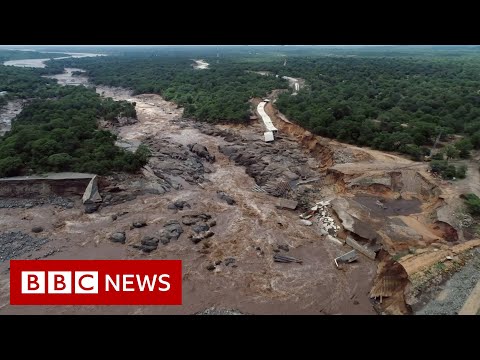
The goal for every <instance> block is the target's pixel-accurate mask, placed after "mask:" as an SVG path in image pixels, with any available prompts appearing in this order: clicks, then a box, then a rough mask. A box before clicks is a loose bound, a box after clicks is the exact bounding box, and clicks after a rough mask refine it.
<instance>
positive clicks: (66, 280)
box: [48, 271, 72, 294]
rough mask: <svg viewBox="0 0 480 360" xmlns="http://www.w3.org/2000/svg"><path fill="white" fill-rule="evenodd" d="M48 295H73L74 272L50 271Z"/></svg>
mask: <svg viewBox="0 0 480 360" xmlns="http://www.w3.org/2000/svg"><path fill="white" fill-rule="evenodd" d="M48 293H49V294H71V293H72V272H71V271H49V272H48Z"/></svg>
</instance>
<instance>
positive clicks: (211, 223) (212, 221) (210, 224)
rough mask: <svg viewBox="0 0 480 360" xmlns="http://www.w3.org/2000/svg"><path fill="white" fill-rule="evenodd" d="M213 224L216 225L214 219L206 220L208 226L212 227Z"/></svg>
mask: <svg viewBox="0 0 480 360" xmlns="http://www.w3.org/2000/svg"><path fill="white" fill-rule="evenodd" d="M215 225H217V222H216V221H215V220H211V221H209V222H208V226H210V227H213V226H215ZM207 230H208V229H207Z"/></svg>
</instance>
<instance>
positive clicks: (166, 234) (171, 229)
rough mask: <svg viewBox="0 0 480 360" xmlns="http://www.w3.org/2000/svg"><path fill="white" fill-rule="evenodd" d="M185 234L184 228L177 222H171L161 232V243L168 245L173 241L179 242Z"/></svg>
mask: <svg viewBox="0 0 480 360" xmlns="http://www.w3.org/2000/svg"><path fill="white" fill-rule="evenodd" d="M182 233H183V229H182V226H181V225H180V223H179V222H178V221H177V220H170V221H168V222H167V223H166V224H165V225H164V226H163V229H162V231H161V232H160V241H161V242H162V244H164V245H166V244H168V243H169V242H170V241H171V240H177V239H178V238H179V237H180V235H181V234H182Z"/></svg>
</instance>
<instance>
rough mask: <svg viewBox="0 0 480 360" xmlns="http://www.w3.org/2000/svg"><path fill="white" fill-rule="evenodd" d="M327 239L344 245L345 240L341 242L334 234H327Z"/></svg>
mask: <svg viewBox="0 0 480 360" xmlns="http://www.w3.org/2000/svg"><path fill="white" fill-rule="evenodd" d="M327 239H328V240H330V241H332V242H334V243H336V244H338V245H343V242H341V241H340V240H338V239H337V238H336V237H334V236H332V235H327Z"/></svg>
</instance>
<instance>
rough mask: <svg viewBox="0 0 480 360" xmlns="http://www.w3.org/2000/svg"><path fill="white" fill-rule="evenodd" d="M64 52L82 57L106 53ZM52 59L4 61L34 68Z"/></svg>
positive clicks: (12, 64) (7, 63) (9, 64)
mask: <svg viewBox="0 0 480 360" xmlns="http://www.w3.org/2000/svg"><path fill="white" fill-rule="evenodd" d="M63 54H68V55H70V56H71V57H74V58H82V57H92V56H105V55H104V54H92V53H69V52H65V53H63ZM67 58H68V57H65V56H64V57H56V58H54V59H67ZM48 60H50V58H46V59H23V60H8V61H5V62H4V63H3V65H6V66H18V67H33V68H44V67H45V66H46V65H45V62H46V61H48Z"/></svg>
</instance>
